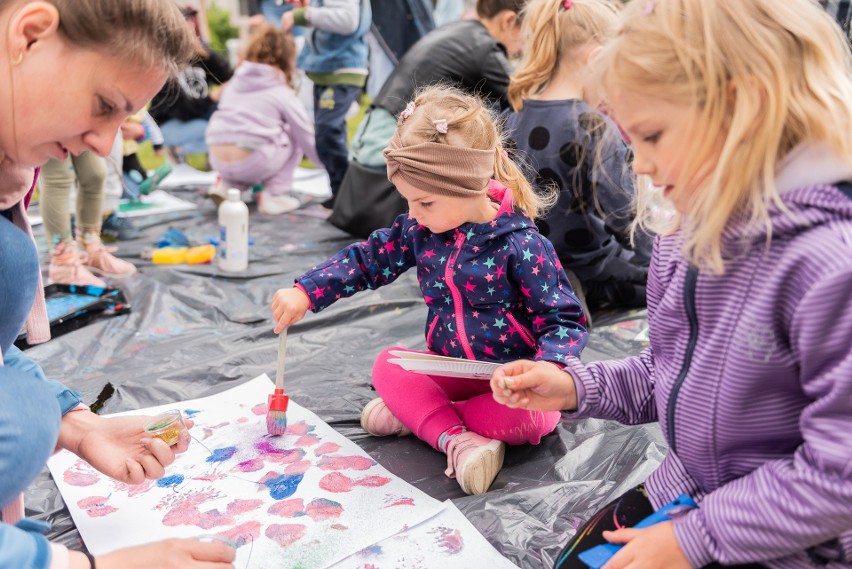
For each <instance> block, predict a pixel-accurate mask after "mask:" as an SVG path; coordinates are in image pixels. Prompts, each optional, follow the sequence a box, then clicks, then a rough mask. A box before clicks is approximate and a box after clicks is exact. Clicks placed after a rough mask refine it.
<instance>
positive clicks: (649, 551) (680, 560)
mask: <svg viewBox="0 0 852 569" xmlns="http://www.w3.org/2000/svg"><path fill="white" fill-rule="evenodd" d="M603 536H604V538H605V539H606V540H607V541H609V542H610V543H624V544H626V545H625V546H624V547H622V548H621V549H620V550H619V551H618V553H616V554H615V555H613V556H612V559H610V560H609V561H607V563H606V565H604V566H603V567H602V569H692V565H690V564H689V560H687V558H686V555H684V553H683V550H682V549H681V548H680V544H679V543H678V542H677V537H675V532H674V524H673V523H672V522H662V523H659V524H654V525H652V526H650V527H647V528H642V529H635V528H625V529H620V530H616V531H605V532H604V533H603Z"/></svg>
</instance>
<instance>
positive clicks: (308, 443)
mask: <svg viewBox="0 0 852 569" xmlns="http://www.w3.org/2000/svg"><path fill="white" fill-rule="evenodd" d="M319 442H320V440H319V437H317V436H316V435H311V434H308V435H304V436H301V437H299V438H298V439H296V443H295V444H296V446H297V447H303V448H304V447H312V446H314V445H315V444H317V443H319Z"/></svg>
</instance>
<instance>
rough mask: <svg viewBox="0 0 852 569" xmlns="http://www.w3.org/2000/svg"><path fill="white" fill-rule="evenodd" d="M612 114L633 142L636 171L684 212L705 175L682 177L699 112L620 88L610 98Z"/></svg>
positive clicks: (684, 105) (634, 169)
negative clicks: (690, 177)
mask: <svg viewBox="0 0 852 569" xmlns="http://www.w3.org/2000/svg"><path fill="white" fill-rule="evenodd" d="M608 104H609V108H610V109H611V110H612V115H613V117H614V118H615V120H617V121H618V122H619V124H620V125H621V127H622V128H623V129H624V131H625V132H626V133H627V134H628V136H629V137H630V139H631V141H632V142H633V152H634V158H633V171H634V172H636V173H637V174H639V175H640V176H648V177H649V178H650V179H651V180H652V182H653V184H654V185H655V186H656V187H658V188H659V189H660V190H661V191H662V192H663V196H665V197H666V198H667V199H669V200H671V201H672V203H673V204H674V206H675V208H676V209H677V210H678V211H679V212H681V213H687V209H688V205H689V202H690V198H691V197H692V195H693V193H694V189H695V187H696V186H697V185H698V183H699V182H700V181H701V178H700V177H699V178H698V179H695V177H693V180H684V179H682V178H683V176H682V173H683V168H684V163H685V162H686V160H687V152H686V151H687V149H688V148H689V146H690V143H691V137H693V136H698V134H697V133H695V132H694V131H693V130H692V125H693V124H695V121H696V119H697V118H698V114H697V112H696V111H695V109H693V108H692V107H690V106H688V105H686V104H681V103H675V102H672V101H667V100H664V99H660V98H658V97H651V96H648V95H643V94H640V93H636V92H628V91H625V90H616V91H615V93H613V94H612V96H610V98H609V99H608Z"/></svg>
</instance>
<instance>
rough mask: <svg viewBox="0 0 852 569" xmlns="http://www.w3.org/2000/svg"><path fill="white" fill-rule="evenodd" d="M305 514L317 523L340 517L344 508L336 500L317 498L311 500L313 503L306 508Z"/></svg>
mask: <svg viewBox="0 0 852 569" xmlns="http://www.w3.org/2000/svg"><path fill="white" fill-rule="evenodd" d="M305 513H306V514H307V515H308V516H309V517H310V518H311V519H312V520H314V521H315V522H319V521H322V520H331V519H334V518H339V517H340V515H341V514H342V513H343V506H342V505H341V504H340V502H335V501H334V500H329V499H327V498H316V499H314V500H311V503H310V504H308V507H307V508H305Z"/></svg>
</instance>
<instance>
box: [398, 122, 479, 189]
mask: <svg viewBox="0 0 852 569" xmlns="http://www.w3.org/2000/svg"><path fill="white" fill-rule="evenodd" d="M384 154H385V160H386V161H387V163H388V180H390V181H391V182H393V179H394V177H395V176H402V178H403V179H404V180H405V181H406V182H408V183H409V184H411V185H412V186H414V187H416V188H417V189H419V190H423V191H424V192H429V193H432V194H439V195H443V196H456V197H472V196H478V195H481V194H484V193H485V192H486V191H487V190H488V183H489V181H490V180H491V178H492V176H494V151H493V150H476V149H473V148H463V147H461V146H452V145H450V144H440V143H437V142H421V143H420V144H415V145H413V146H402V141H401V140H400V138H399V133H398V132H397V133H394V135H393V138H392V139H391V141H390V145H388V147H387V148H385V152H384Z"/></svg>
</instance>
